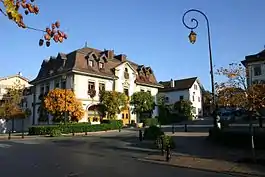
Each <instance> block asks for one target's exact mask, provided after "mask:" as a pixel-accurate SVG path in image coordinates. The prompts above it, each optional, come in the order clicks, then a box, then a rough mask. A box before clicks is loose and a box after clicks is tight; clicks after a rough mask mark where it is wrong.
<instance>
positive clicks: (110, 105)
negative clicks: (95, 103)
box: [99, 91, 128, 119]
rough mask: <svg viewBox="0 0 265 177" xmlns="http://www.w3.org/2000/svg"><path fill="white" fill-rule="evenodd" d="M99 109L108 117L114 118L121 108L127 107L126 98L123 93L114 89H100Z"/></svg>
mask: <svg viewBox="0 0 265 177" xmlns="http://www.w3.org/2000/svg"><path fill="white" fill-rule="evenodd" d="M99 99H100V102H101V108H100V111H101V112H102V113H103V114H106V115H107V117H108V118H109V119H115V118H116V114H119V113H120V112H121V111H122V110H123V109H127V108H128V98H127V96H126V95H125V94H124V93H120V92H116V91H102V92H101V93H100V98H99Z"/></svg>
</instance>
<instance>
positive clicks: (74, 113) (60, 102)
mask: <svg viewBox="0 0 265 177" xmlns="http://www.w3.org/2000/svg"><path fill="white" fill-rule="evenodd" d="M44 107H45V109H46V110H47V111H48V113H50V114H51V115H52V116H53V119H54V121H56V122H60V121H63V120H64V113H65V111H66V112H67V113H68V115H69V116H70V120H71V121H79V120H81V119H82V118H83V116H84V110H83V108H82V103H81V102H80V101H79V100H77V99H76V97H75V94H74V92H73V91H72V90H70V89H66V90H65V89H59V88H57V89H54V90H51V91H49V93H48V94H47V96H45V98H44Z"/></svg>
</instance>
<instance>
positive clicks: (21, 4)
mask: <svg viewBox="0 0 265 177" xmlns="http://www.w3.org/2000/svg"><path fill="white" fill-rule="evenodd" d="M34 1H35V0H30V1H29V0H0V5H1V3H2V4H3V7H2V8H1V7H0V12H1V13H2V14H3V15H4V16H6V17H8V18H9V19H10V20H12V21H14V22H15V23H16V24H17V25H18V26H19V27H21V28H27V29H31V30H36V31H41V32H44V33H45V34H44V36H43V38H44V39H40V41H39V45H40V46H42V45H43V43H44V40H45V41H46V46H47V47H49V46H50V40H51V39H53V40H54V41H55V42H56V43H57V42H63V40H64V39H67V35H66V34H65V33H64V32H62V31H60V30H59V27H60V22H59V21H56V22H55V23H53V24H52V25H51V28H46V30H42V29H36V28H32V27H29V26H27V25H26V24H25V23H24V20H23V19H24V14H25V15H29V14H35V15H37V14H38V13H39V7H38V6H37V5H36V4H35V3H34ZM22 11H23V12H22Z"/></svg>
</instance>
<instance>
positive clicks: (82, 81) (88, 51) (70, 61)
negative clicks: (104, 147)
mask: <svg viewBox="0 0 265 177" xmlns="http://www.w3.org/2000/svg"><path fill="white" fill-rule="evenodd" d="M65 78H66V80H65ZM30 83H31V84H32V85H34V89H33V92H32V95H30V97H32V98H31V99H32V100H33V101H32V102H33V103H32V111H33V114H32V117H31V119H32V125H36V124H42V123H46V121H45V122H42V121H40V119H39V107H40V102H41V101H40V99H39V97H40V95H42V94H45V93H48V92H49V91H50V90H52V89H55V88H65V85H66V88H67V89H72V90H73V91H74V93H75V95H76V98H77V99H78V100H80V101H81V102H82V106H83V109H84V111H85V115H84V117H83V119H82V120H81V121H80V122H88V120H89V119H90V117H91V114H93V113H92V112H94V111H93V109H92V110H91V108H92V107H93V106H96V105H98V104H99V103H100V102H99V92H100V90H105V91H113V90H114V91H117V92H122V93H125V94H126V95H128V96H132V95H133V93H135V92H138V91H146V92H150V93H151V95H152V96H154V97H155V100H156V96H157V93H158V88H162V87H163V86H162V85H161V84H159V83H157V81H156V78H155V76H154V73H153V71H152V69H151V68H150V67H145V66H143V65H137V64H135V63H133V62H131V61H129V60H128V59H127V57H126V56H125V55H115V54H114V51H112V50H104V51H100V50H97V49H92V48H87V47H86V48H82V49H78V50H76V51H73V52H71V53H69V54H62V53H59V54H58V56H57V57H51V58H50V59H49V60H44V61H43V63H42V66H41V69H40V71H39V74H38V76H37V77H36V79H34V80H33V81H31V82H30ZM90 89H95V90H96V95H95V97H94V98H93V99H92V98H90V96H89V95H88V91H89V90H90ZM157 114H158V111H157V108H156V109H155V110H154V111H153V115H152V116H153V117H154V116H157ZM117 118H118V119H121V120H123V122H124V124H130V123H132V122H135V123H137V122H138V121H139V120H138V118H137V117H136V115H135V114H133V113H132V111H131V109H128V110H124V111H123V112H121V113H120V114H119V115H117ZM90 121H91V120H90ZM47 122H48V123H52V117H51V116H49V120H48V121H47ZM91 123H93V121H92V122H91ZM95 123H96V122H95Z"/></svg>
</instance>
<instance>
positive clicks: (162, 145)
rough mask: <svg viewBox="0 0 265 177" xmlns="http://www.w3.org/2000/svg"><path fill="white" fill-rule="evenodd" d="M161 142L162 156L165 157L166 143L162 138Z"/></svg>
mask: <svg viewBox="0 0 265 177" xmlns="http://www.w3.org/2000/svg"><path fill="white" fill-rule="evenodd" d="M160 141H161V155H162V156H164V141H163V137H162V136H161V138H160Z"/></svg>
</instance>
